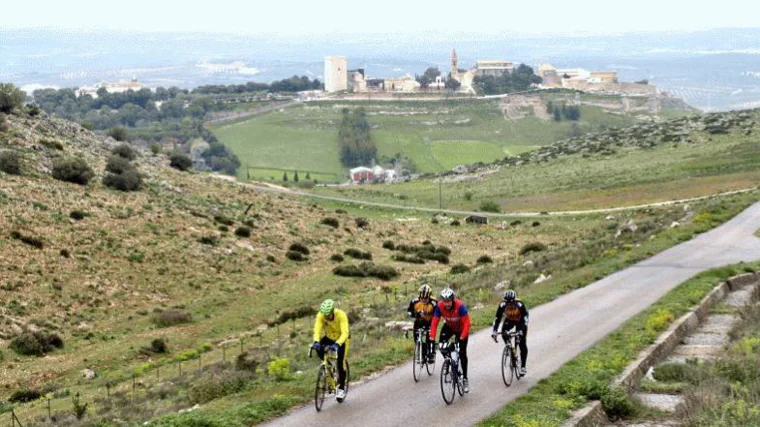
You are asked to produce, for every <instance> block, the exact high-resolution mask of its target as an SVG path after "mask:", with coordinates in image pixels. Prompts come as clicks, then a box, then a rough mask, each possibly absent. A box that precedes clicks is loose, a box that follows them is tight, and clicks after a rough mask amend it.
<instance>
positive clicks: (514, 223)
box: [509, 219, 522, 227]
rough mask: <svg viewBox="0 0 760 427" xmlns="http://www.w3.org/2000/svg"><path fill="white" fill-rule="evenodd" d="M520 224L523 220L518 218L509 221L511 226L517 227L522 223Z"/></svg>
mask: <svg viewBox="0 0 760 427" xmlns="http://www.w3.org/2000/svg"><path fill="white" fill-rule="evenodd" d="M520 224H522V221H520V220H519V219H516V220H514V221H512V222H510V223H509V226H510V227H515V226H518V225H520Z"/></svg>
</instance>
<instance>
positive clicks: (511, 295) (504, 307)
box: [491, 289, 528, 376]
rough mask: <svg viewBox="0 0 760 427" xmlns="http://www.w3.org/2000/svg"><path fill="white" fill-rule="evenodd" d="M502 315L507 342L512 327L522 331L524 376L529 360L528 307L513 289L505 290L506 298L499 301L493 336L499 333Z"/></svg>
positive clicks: (504, 335) (521, 357)
mask: <svg viewBox="0 0 760 427" xmlns="http://www.w3.org/2000/svg"><path fill="white" fill-rule="evenodd" d="M502 317H503V318H504V325H503V326H502V328H501V334H502V338H503V339H504V342H507V332H509V331H510V330H511V329H512V328H517V331H518V332H521V333H522V338H521V339H520V361H521V363H522V366H521V367H520V375H523V376H524V375H525V374H527V373H528V371H527V369H526V368H525V363H526V362H527V361H528V308H527V307H525V304H524V303H523V302H522V301H520V300H519V299H517V292H515V291H514V290H512V289H508V290H507V291H506V292H504V300H502V301H501V302H500V303H499V307H498V308H497V309H496V318H495V319H494V320H493V332H491V336H492V337H493V338H496V336H497V335H498V332H497V331H498V330H499V325H500V324H501V323H502Z"/></svg>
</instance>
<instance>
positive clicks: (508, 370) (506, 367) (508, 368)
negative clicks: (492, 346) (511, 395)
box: [501, 343, 514, 387]
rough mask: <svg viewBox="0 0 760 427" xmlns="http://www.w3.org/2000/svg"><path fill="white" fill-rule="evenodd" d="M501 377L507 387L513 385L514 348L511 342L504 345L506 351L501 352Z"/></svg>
mask: <svg viewBox="0 0 760 427" xmlns="http://www.w3.org/2000/svg"><path fill="white" fill-rule="evenodd" d="M501 379H503V380H504V385H505V386H507V387H509V386H511V385H512V380H513V379H514V371H513V370H512V348H511V347H510V346H509V343H507V344H506V345H505V346H504V352H503V353H501Z"/></svg>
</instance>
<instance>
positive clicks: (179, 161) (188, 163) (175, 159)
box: [169, 152, 193, 171]
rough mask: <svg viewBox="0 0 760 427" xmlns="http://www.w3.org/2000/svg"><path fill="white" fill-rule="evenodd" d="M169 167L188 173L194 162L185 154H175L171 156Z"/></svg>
mask: <svg viewBox="0 0 760 427" xmlns="http://www.w3.org/2000/svg"><path fill="white" fill-rule="evenodd" d="M169 166H171V167H173V168H174V169H179V170H181V171H186V170H188V169H190V168H191V167H193V160H192V159H191V158H190V157H188V156H186V155H185V154H182V153H177V152H174V153H172V154H170V155H169Z"/></svg>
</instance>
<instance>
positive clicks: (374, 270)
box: [361, 262, 399, 281]
mask: <svg viewBox="0 0 760 427" xmlns="http://www.w3.org/2000/svg"><path fill="white" fill-rule="evenodd" d="M365 264H366V265H365ZM361 267H362V268H363V269H364V270H365V271H366V272H367V275H368V276H372V277H377V278H378V279H380V280H385V281H388V280H393V279H395V278H396V277H398V274H399V273H398V271H397V270H396V269H395V268H393V267H391V266H388V265H374V264H372V263H366V262H365V263H362V265H361Z"/></svg>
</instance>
